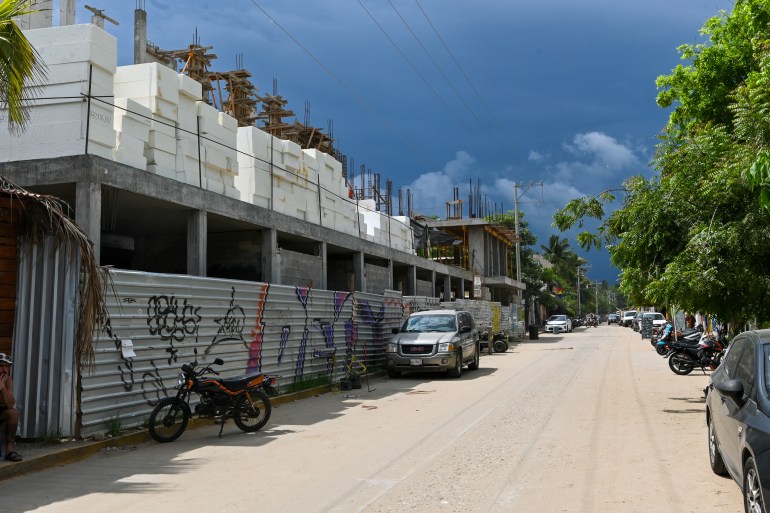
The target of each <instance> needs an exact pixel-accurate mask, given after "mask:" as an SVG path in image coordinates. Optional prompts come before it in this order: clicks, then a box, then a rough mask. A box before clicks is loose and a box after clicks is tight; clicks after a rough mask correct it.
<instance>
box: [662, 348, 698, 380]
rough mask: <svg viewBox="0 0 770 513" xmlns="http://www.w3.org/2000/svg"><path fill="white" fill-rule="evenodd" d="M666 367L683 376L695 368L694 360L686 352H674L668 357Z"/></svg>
mask: <svg viewBox="0 0 770 513" xmlns="http://www.w3.org/2000/svg"><path fill="white" fill-rule="evenodd" d="M668 367H669V368H670V369H671V371H672V372H673V373H674V374H679V375H680V376H685V375H687V374H689V373H691V372H692V371H693V369H694V368H695V361H694V360H693V359H692V358H690V356H689V355H687V353H674V354H672V355H671V356H669V357H668Z"/></svg>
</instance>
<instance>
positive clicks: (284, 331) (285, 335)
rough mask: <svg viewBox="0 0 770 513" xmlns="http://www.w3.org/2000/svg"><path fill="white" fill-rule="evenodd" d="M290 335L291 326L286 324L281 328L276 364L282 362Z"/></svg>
mask: <svg viewBox="0 0 770 513" xmlns="http://www.w3.org/2000/svg"><path fill="white" fill-rule="evenodd" d="M290 334H291V326H289V325H288V324H287V325H285V326H281V347H280V348H279V349H278V363H281V360H283V353H284V351H286V343H287V342H288V341H289V335H290Z"/></svg>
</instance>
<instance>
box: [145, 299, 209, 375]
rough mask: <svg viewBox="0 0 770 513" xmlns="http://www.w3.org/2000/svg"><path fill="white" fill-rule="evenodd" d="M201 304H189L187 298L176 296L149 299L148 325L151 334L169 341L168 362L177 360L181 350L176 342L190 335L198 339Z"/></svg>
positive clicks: (167, 349)
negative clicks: (180, 303)
mask: <svg viewBox="0 0 770 513" xmlns="http://www.w3.org/2000/svg"><path fill="white" fill-rule="evenodd" d="M199 310H200V307H199V306H193V305H191V304H188V302H187V299H185V300H184V301H183V302H182V306H181V308H180V306H179V301H178V300H177V298H176V297H175V296H153V297H151V298H150V299H149V300H148V301H147V326H148V327H149V329H150V335H157V336H158V337H160V339H161V340H162V341H164V342H168V343H169V347H168V348H166V352H167V353H169V358H168V364H169V365H171V363H172V362H176V360H177V353H178V352H179V350H178V349H177V348H176V347H174V342H182V341H183V340H184V339H185V338H186V337H187V336H188V335H194V336H195V339H196V340H197V339H198V325H199V324H200V321H201V316H200V314H199V313H198V312H199Z"/></svg>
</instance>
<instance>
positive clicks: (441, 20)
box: [77, 0, 733, 283]
mask: <svg viewBox="0 0 770 513" xmlns="http://www.w3.org/2000/svg"><path fill="white" fill-rule="evenodd" d="M97 1H98V0H93V1H92V2H89V5H92V6H93V7H96V8H98V9H104V11H105V13H106V14H107V15H108V16H110V17H112V18H115V19H116V20H118V21H119V22H120V25H119V26H113V25H110V24H109V23H107V24H106V26H105V29H106V30H107V31H108V32H110V33H111V34H113V35H115V36H116V37H117V38H118V65H124V64H132V63H133V16H134V14H133V11H134V8H135V7H136V5H135V2H131V1H127V0H120V1H114V0H113V1H111V2H110V1H105V0H102V3H97ZM139 1H140V2H142V3H144V5H145V9H146V11H147V18H148V39H149V40H150V41H151V42H152V43H153V44H155V45H157V46H159V47H161V48H163V49H167V50H171V49H182V48H186V47H187V45H189V44H190V43H192V42H193V36H194V34H195V33H196V32H197V35H198V38H199V41H200V44H202V45H204V46H208V45H211V46H214V49H213V50H212V51H213V53H215V54H216V55H217V56H218V58H217V60H216V61H214V63H213V65H212V68H211V70H212V71H228V70H232V69H236V59H237V56H239V55H241V56H242V60H243V67H244V68H246V69H247V70H249V71H250V72H251V74H252V82H253V83H254V84H255V85H256V87H257V88H258V89H259V90H260V91H261V92H263V93H272V91H273V80H276V81H277V84H278V93H279V94H281V95H283V96H284V97H285V98H287V99H288V101H289V103H288V106H287V107H288V108H289V109H291V110H293V111H294V112H295V114H296V115H297V119H298V120H299V121H300V122H302V121H304V119H305V106H306V105H308V106H309V114H308V119H309V123H310V124H311V125H313V126H316V127H319V128H323V129H324V130H326V131H327V133H328V130H327V128H328V126H329V121H330V120H331V122H332V123H333V125H332V126H333V134H332V135H333V136H334V138H335V139H336V141H337V146H338V148H339V150H340V151H341V152H342V153H344V154H346V155H347V156H348V158H352V159H353V161H354V163H355V169H356V172H357V170H358V169H359V167H360V166H361V165H364V166H366V168H367V169H370V170H371V171H372V172H374V173H379V174H380V176H381V183H382V184H383V187H384V184H385V182H386V180H391V181H392V182H393V194H394V213H396V214H397V213H398V203H397V202H398V193H397V191H398V190H399V188H400V189H402V194H403V197H404V198H405V197H406V191H407V190H408V191H409V192H410V193H411V195H412V197H413V203H412V210H413V212H419V213H421V214H424V215H428V216H439V217H441V218H443V217H445V216H446V202H447V201H451V200H453V199H454V198H453V188H455V187H457V188H459V191H460V198H461V199H465V200H466V210H465V215H466V217H467V215H468V211H467V199H468V195H469V192H470V190H469V189H470V185H469V184H470V183H471V182H472V183H473V184H474V187H475V186H476V185H477V184H478V183H480V184H481V195H482V197H483V198H484V201H485V203H488V204H490V205H493V207H492V208H496V209H498V210H501V211H509V210H512V209H513V204H514V184H519V185H520V186H522V187H521V188H520V189H519V202H520V210H522V211H523V212H524V217H525V219H526V220H527V222H528V223H529V226H530V229H531V230H532V231H533V232H534V233H535V235H536V236H537V238H538V246H539V245H540V244H547V241H548V238H549V236H550V235H551V234H558V235H560V236H561V237H566V238H568V240H569V242H570V245H571V247H572V248H573V250H575V251H576V252H577V253H578V254H580V255H581V256H583V257H584V258H586V259H587V260H588V262H589V265H590V267H589V269H588V276H589V278H590V279H592V280H607V281H609V282H610V283H615V282H616V280H617V277H618V272H619V271H618V269H615V268H613V267H611V265H610V262H609V258H608V255H607V253H606V252H605V251H599V252H597V251H596V250H592V251H590V252H587V253H586V252H584V251H582V250H581V249H579V247H578V245H577V242H576V240H575V234H576V231H571V232H565V233H560V232H558V230H556V229H555V228H553V227H552V226H551V223H552V222H553V219H552V216H553V213H554V212H555V211H556V210H557V209H559V208H562V207H563V206H564V205H565V204H566V202H567V201H569V200H570V199H572V198H576V197H580V196H583V195H591V194H596V193H598V192H600V191H603V190H606V189H616V188H618V187H620V186H621V184H622V182H623V181H624V180H625V179H626V178H628V177H630V176H633V175H637V174H642V175H644V176H651V175H652V174H653V173H654V170H653V169H651V168H650V167H649V162H650V160H651V156H652V154H653V151H654V149H655V145H656V144H657V137H658V134H659V133H660V131H661V129H662V128H663V127H664V126H665V123H666V120H667V118H668V115H669V113H670V111H668V110H664V109H661V108H660V107H658V106H657V104H656V103H655V98H656V95H657V88H656V86H655V79H656V78H657V77H658V76H660V75H665V74H668V73H670V72H671V70H672V69H673V68H674V67H675V66H676V65H677V64H679V63H681V62H682V61H680V58H679V54H678V53H677V51H676V48H677V47H678V46H679V45H681V44H686V43H699V42H702V41H703V40H702V37H701V36H700V35H699V30H700V28H701V27H702V26H703V24H704V22H705V21H706V20H707V19H708V18H710V17H711V16H715V15H717V14H718V13H719V11H720V10H726V11H729V10H730V8H731V7H732V3H733V2H731V1H728V0H673V1H672V0H645V1H643V2H638V1H637V2H627V1H618V0H582V1H580V2H576V1H574V0H475V1H473V2H459V1H454V0H344V1H343V0H324V1H319V0H220V1H219V2H214V3H212V2H210V1H203V0H185V2H184V8H181V6H180V3H179V2H177V1H174V0H139ZM77 8H78V10H77V22H79V23H81V22H87V21H88V20H89V19H90V13H89V12H88V11H86V10H85V9H84V7H83V2H82V1H81V0H78V6H77ZM685 64H686V63H685ZM289 121H291V120H289ZM359 182H360V180H359V181H358V182H357V183H359ZM541 183H542V185H541ZM402 208H403V209H404V210H405V209H406V201H405V199H404V201H403V203H402Z"/></svg>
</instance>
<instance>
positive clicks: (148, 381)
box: [142, 360, 168, 406]
mask: <svg viewBox="0 0 770 513" xmlns="http://www.w3.org/2000/svg"><path fill="white" fill-rule="evenodd" d="M150 365H152V369H153V371H152V372H150V371H147V372H145V373H144V374H142V397H144V399H145V401H147V404H149V405H150V406H155V405H156V404H158V401H160V399H161V392H163V397H166V396H167V395H168V393H167V392H166V387H165V385H164V384H163V378H162V377H161V375H160V371H159V370H158V366H157V365H155V362H154V361H152V360H150ZM148 394H149V395H150V397H148ZM153 395H154V397H153Z"/></svg>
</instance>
